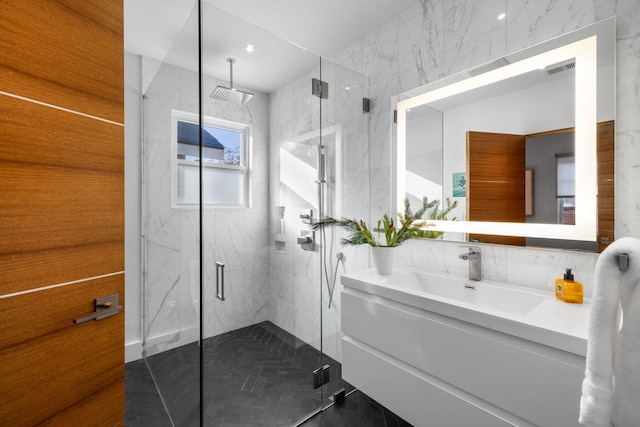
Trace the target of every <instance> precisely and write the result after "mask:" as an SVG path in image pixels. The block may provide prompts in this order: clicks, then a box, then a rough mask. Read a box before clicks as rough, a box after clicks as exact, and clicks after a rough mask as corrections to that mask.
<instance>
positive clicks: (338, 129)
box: [142, 0, 640, 360]
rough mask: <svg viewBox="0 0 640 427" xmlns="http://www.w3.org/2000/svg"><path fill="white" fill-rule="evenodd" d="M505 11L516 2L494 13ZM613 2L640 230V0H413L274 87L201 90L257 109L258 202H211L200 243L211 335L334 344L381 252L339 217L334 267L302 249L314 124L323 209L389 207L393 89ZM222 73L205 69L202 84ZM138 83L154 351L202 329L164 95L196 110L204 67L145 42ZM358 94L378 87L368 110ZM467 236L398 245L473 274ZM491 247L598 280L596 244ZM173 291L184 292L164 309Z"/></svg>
mask: <svg viewBox="0 0 640 427" xmlns="http://www.w3.org/2000/svg"><path fill="white" fill-rule="evenodd" d="M501 12H505V13H506V18H505V19H504V20H497V16H498V14H499V13H501ZM613 15H616V16H617V70H616V74H617V91H616V107H617V112H616V236H617V237H622V236H636V237H640V186H637V185H636V184H635V183H637V182H638V181H640V120H639V119H638V117H640V90H638V80H637V76H638V74H639V73H640V5H639V4H638V1H637V0H617V1H616V0H589V1H583V2H574V1H570V0H543V1H530V0H419V1H416V2H415V3H414V4H413V5H412V6H410V7H409V8H407V9H405V10H404V11H402V12H401V13H400V14H398V15H397V16H395V17H393V18H391V19H390V20H388V21H387V22H385V23H383V24H382V25H380V26H379V27H377V28H374V29H372V30H371V31H370V32H369V33H367V34H365V35H364V36H363V37H361V38H360V39H358V40H356V41H355V42H353V43H352V44H351V45H349V46H346V47H345V48H344V49H343V50H341V51H340V52H338V53H337V54H336V55H334V56H333V57H332V58H329V60H327V59H323V60H322V66H321V67H320V65H319V66H318V67H316V68H314V69H313V70H310V71H309V72H308V73H305V74H304V75H302V76H300V77H299V78H298V79H296V80H294V81H292V82H290V83H289V84H287V85H285V86H284V87H282V88H280V89H279V90H277V91H275V92H274V93H272V94H270V95H266V94H261V93H258V94H256V96H255V97H254V98H253V99H252V100H251V101H250V102H249V103H248V104H246V105H245V106H233V105H229V104H225V105H224V106H223V105H220V104H216V103H214V102H213V101H210V100H207V102H206V103H205V111H204V114H205V115H210V116H216V117H220V118H224V119H228V120H234V121H239V122H247V121H249V122H250V123H251V124H252V125H253V139H254V143H253V165H254V170H253V171H252V173H253V189H252V190H253V205H252V207H251V208H250V209H206V210H205V217H204V218H203V226H204V229H203V232H204V235H205V236H214V238H213V239H209V238H207V240H206V241H205V245H204V247H205V255H204V256H205V263H206V264H207V265H206V266H205V291H204V295H205V296H204V297H205V307H206V309H205V316H204V317H205V325H204V327H205V335H207V336H210V335H215V334H217V333H220V332H222V331H225V330H232V329H236V328H239V327H242V326H245V325H248V324H251V323H256V322H259V321H262V320H270V321H272V322H274V323H275V324H277V325H278V326H280V327H282V328H283V329H285V330H287V331H289V332H291V333H293V334H295V335H296V336H298V337H299V338H300V339H302V340H304V341H306V342H308V343H310V344H312V345H314V346H316V347H319V346H320V343H321V342H322V346H323V349H324V350H325V353H327V354H328V355H330V356H332V357H334V358H336V359H338V360H340V333H341V332H340V331H341V326H340V306H341V305H340V298H339V294H340V285H339V275H340V274H342V273H344V272H348V271H354V270H357V269H361V268H367V267H369V266H370V265H371V264H370V259H369V257H370V256H369V250H368V248H366V247H362V246H361V247H342V246H341V245H340V244H339V238H340V237H341V235H340V233H339V232H337V231H334V230H332V231H330V232H328V233H327V244H326V251H327V252H326V257H327V260H328V261H329V264H328V268H327V270H326V271H325V269H324V267H321V266H320V262H319V252H318V251H319V249H316V250H315V251H312V252H310V251H303V250H302V249H301V248H300V246H299V245H298V244H297V242H296V239H297V237H298V236H299V235H300V232H301V230H302V229H303V228H304V227H305V226H304V225H303V224H302V222H301V220H300V218H299V215H300V213H301V212H302V211H303V210H309V209H313V210H314V212H316V214H317V208H318V206H317V200H316V198H315V195H316V192H317V184H316V183H315V181H314V179H313V176H314V174H315V173H316V169H315V168H316V161H317V151H316V150H315V147H316V146H317V144H318V142H319V136H320V129H321V128H320V124H322V132H323V134H322V137H323V138H322V140H323V144H324V145H325V147H326V154H327V158H328V160H329V164H330V166H329V176H330V179H329V183H328V191H327V194H328V197H327V211H326V214H327V215H332V216H347V217H354V218H364V219H365V220H368V221H372V220H376V219H377V218H380V217H381V216H382V215H383V214H385V213H389V214H390V213H391V212H390V208H391V195H392V194H393V192H392V188H391V182H392V179H391V159H392V158H393V156H392V153H391V141H392V139H393V137H394V133H395V128H394V127H393V124H392V123H391V120H390V119H391V116H392V110H393V106H392V104H391V98H392V97H394V96H396V95H398V94H399V93H402V92H404V91H406V90H408V89H411V88H415V87H417V86H421V85H423V84H425V83H428V82H431V81H434V80H436V79H439V78H442V77H445V76H448V75H450V74H453V73H456V72H459V71H462V70H464V69H467V68H469V67H473V66H477V65H480V64H482V63H484V62H487V61H489V60H491V59H494V58H497V57H500V56H502V55H505V54H509V53H512V52H515V51H517V50H520V49H523V48H525V47H527V46H530V45H532V44H535V43H538V42H541V41H544V40H546V39H549V38H551V37H555V36H558V35H560V34H563V33H565V32H567V31H571V30H573V29H576V28H579V27H582V26H585V25H588V24H590V23H593V22H596V21H599V20H601V19H604V18H608V17H610V16H613ZM320 73H322V74H320ZM320 76H321V77H322V79H323V80H325V81H327V82H329V84H330V97H329V99H328V100H325V101H320V100H319V99H318V98H316V97H314V96H312V95H310V94H309V86H310V80H311V78H312V77H320ZM215 85H216V81H215V79H212V78H207V79H206V80H205V86H206V89H205V91H210V90H211V89H212V88H213V87H215ZM142 87H143V92H145V93H146V95H147V98H146V100H145V101H144V103H145V107H144V108H145V117H144V120H145V141H146V142H145V167H146V174H145V175H144V177H143V179H144V180H145V182H146V184H147V186H146V188H147V192H146V194H145V195H144V197H145V200H146V211H147V216H146V220H145V223H146V227H145V229H144V233H145V245H146V259H147V262H146V266H145V275H146V277H145V281H146V283H147V288H146V295H145V319H144V327H145V337H146V339H147V347H146V349H147V353H148V354H153V353H155V352H159V351H163V350H166V349H168V348H173V347H177V346H179V345H181V344H184V343H187V342H192V341H195V340H196V337H197V334H198V329H197V321H198V315H197V313H198V310H197V306H198V300H197V295H198V281H199V265H198V262H199V261H198V259H199V253H198V251H199V241H198V226H199V222H198V214H197V210H193V209H172V208H171V197H170V192H169V189H170V188H171V166H170V142H169V135H170V133H171V132H170V110H171V108H175V109H179V110H183V111H192V112H196V111H197V99H198V98H197V76H196V75H195V73H192V72H190V71H186V70H183V69H179V68H176V67H172V66H169V65H167V64H161V63H158V62H157V61H150V60H147V59H146V58H143V61H142ZM362 97H368V98H370V99H371V111H370V112H369V113H367V114H363V113H362V110H361V102H362ZM321 103H322V107H321ZM320 120H322V121H320ZM332 168H333V169H332ZM300 177H305V178H304V179H301V178H300ZM280 206H284V230H281V229H280V216H279V214H278V212H279V209H278V207H280ZM281 231H282V233H281ZM319 237H320V236H319V235H317V236H316V238H319ZM276 240H278V246H277V245H276ZM458 245H459V243H456V242H446V241H410V242H408V243H407V244H405V245H403V246H402V247H401V248H400V253H399V257H398V262H399V264H401V265H405V266H410V267H412V266H413V267H419V268H427V269H430V270H435V271H443V272H448V273H452V274H456V275H466V274H467V264H466V263H465V262H463V261H461V260H459V259H458V254H459V253H461V252H462V251H464V249H462V248H460V247H459V246H458ZM266 248H268V250H267V251H265V249H266ZM337 251H340V252H342V253H344V254H345V262H344V263H340V264H339V265H338V279H337V280H338V284H337V285H336V290H335V293H334V303H333V304H332V306H331V308H329V307H328V300H329V295H328V293H329V291H328V287H327V284H328V283H331V282H332V280H333V273H334V268H335V266H336V257H335V254H336V252H337ZM482 251H483V269H484V274H485V278H487V279H491V280H497V281H504V282H509V283H514V284H518V285H524V286H532V287H538V288H543V289H549V290H551V289H552V286H553V280H554V279H555V278H557V277H559V275H561V274H562V272H563V271H564V269H565V268H573V269H574V272H575V275H576V279H577V280H580V281H582V282H583V283H584V284H585V290H586V292H587V294H589V293H590V292H591V290H592V287H593V274H594V267H595V262H596V260H597V255H596V254H589V253H577V252H566V251H558V250H537V249H530V248H518V247H507V246H498V245H482ZM217 260H219V261H222V262H225V264H226V270H225V275H226V282H227V301H226V302H225V303H221V302H220V301H218V300H216V299H215V298H214V293H215V268H214V262H215V261H217ZM321 275H322V282H321V279H320V277H321ZM173 301H175V302H176V303H177V308H176V310H175V312H174V313H173V314H170V313H168V312H167V310H168V308H167V307H168V303H170V302H173ZM320 306H321V307H322V309H319V307H320ZM320 320H322V324H323V329H322V333H321V329H320V326H319V325H320Z"/></svg>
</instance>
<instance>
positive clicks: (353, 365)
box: [342, 338, 514, 427]
mask: <svg viewBox="0 0 640 427" xmlns="http://www.w3.org/2000/svg"><path fill="white" fill-rule="evenodd" d="M345 368H346V369H345ZM342 374H343V375H342V376H343V378H344V379H345V380H346V381H348V382H350V383H351V384H353V385H355V386H356V387H358V388H359V389H360V390H362V391H363V392H364V393H366V394H367V395H368V396H369V397H371V398H372V399H374V400H376V401H378V402H381V403H382V404H383V405H384V406H385V407H386V408H388V409H389V410H391V411H392V412H394V413H396V414H398V415H399V416H400V417H401V418H403V419H404V420H405V421H407V422H409V423H411V424H412V425H414V426H416V427H418V426H438V427H461V426H474V427H506V426H513V425H514V424H513V423H510V422H507V421H505V420H503V419H501V418H499V417H498V416H496V415H494V414H492V413H491V412H488V411H486V410H484V409H483V408H481V407H479V406H477V405H473V404H472V403H470V402H468V401H466V400H465V399H463V398H461V397H459V396H456V395H455V394H453V393H450V392H449V391H447V390H445V389H442V388H440V387H438V386H437V385H436V384H433V383H431V382H430V381H429V380H428V379H426V378H423V377H421V376H420V375H419V374H418V375H416V373H415V372H411V368H408V369H407V367H406V366H403V364H402V363H397V362H396V361H394V360H393V359H392V358H389V357H386V356H385V355H384V354H380V353H377V354H376V353H374V352H372V351H370V350H369V349H366V348H364V347H363V346H361V345H360V344H359V343H357V342H354V341H352V340H350V339H349V338H345V339H343V341H342Z"/></svg>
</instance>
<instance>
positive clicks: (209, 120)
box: [171, 110, 253, 209]
mask: <svg viewBox="0 0 640 427" xmlns="http://www.w3.org/2000/svg"><path fill="white" fill-rule="evenodd" d="M179 121H180V122H188V123H193V124H196V125H198V124H199V122H200V118H199V116H198V115H197V114H194V113H189V112H186V111H180V110H171V207H172V208H175V209H195V208H197V207H198V203H184V202H179V201H178V200H179V198H178V196H179V195H178V192H179V168H180V165H188V166H198V165H199V161H197V160H196V161H194V160H183V159H178V122H179ZM203 123H204V125H205V126H209V127H216V128H220V129H227V130H230V131H234V132H240V133H241V134H242V142H241V146H240V165H227V164H222V163H209V162H203V168H215V169H232V170H238V171H240V172H241V174H242V190H243V197H242V202H241V203H240V204H215V203H206V202H205V203H204V205H203V206H204V207H205V208H207V209H238V208H250V207H251V204H252V194H251V171H252V151H253V150H252V148H253V137H252V135H253V133H252V126H251V125H248V124H245V123H238V122H233V121H230V120H224V119H219V118H215V117H208V116H204V117H203Z"/></svg>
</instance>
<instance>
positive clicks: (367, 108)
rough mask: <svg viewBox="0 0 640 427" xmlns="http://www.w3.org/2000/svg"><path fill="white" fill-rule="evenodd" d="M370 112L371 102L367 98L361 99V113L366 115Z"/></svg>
mask: <svg viewBox="0 0 640 427" xmlns="http://www.w3.org/2000/svg"><path fill="white" fill-rule="evenodd" d="M370 111H371V100H370V99H369V98H362V112H363V113H368V112H370Z"/></svg>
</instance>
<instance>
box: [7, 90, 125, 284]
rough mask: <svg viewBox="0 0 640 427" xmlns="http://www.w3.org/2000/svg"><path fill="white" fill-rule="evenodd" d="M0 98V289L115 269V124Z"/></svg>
mask: <svg viewBox="0 0 640 427" xmlns="http://www.w3.org/2000/svg"><path fill="white" fill-rule="evenodd" d="M0 100H2V105H3V107H2V114H1V115H0V117H1V118H0V138H1V139H2V141H3V142H2V144H0V194H2V198H3V203H2V204H1V205H0V215H1V216H2V221H1V222H0V234H1V235H2V236H3V239H1V240H0V271H3V272H4V274H3V275H2V276H1V277H0V294H7V293H14V292H19V291H23V290H26V289H31V288H34V287H36V288H37V287H41V286H48V285H51V284H56V283H63V282H69V281H73V280H78V279H82V278H85V277H95V276H99V275H102V274H106V273H111V272H114V271H122V270H123V268H124V251H123V244H124V217H123V215H122V212H123V209H124V203H123V201H124V171H123V163H124V162H123V156H124V153H123V144H122V137H123V129H122V126H118V125H114V124H111V123H106V122H103V121H99V120H95V119H89V118H86V117H82V116H78V115H76V114H69V113H67V112H64V111H60V110H57V109H54V108H50V107H46V106H42V105H39V104H36V103H33V102H28V101H24V100H18V99H15V98H12V97H9V96H0ZM5 107H6V108H5ZM96 260H100V261H99V262H96Z"/></svg>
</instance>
